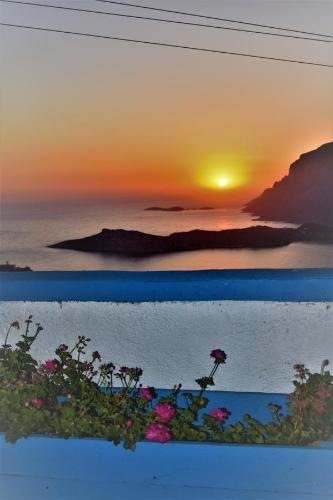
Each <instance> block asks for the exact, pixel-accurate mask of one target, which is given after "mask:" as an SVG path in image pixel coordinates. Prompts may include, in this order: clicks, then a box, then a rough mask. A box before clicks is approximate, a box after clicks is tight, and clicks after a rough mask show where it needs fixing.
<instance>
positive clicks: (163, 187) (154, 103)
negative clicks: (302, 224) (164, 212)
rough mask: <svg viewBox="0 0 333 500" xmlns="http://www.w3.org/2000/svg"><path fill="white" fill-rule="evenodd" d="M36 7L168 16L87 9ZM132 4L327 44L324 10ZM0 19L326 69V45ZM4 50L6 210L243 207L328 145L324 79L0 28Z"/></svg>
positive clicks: (102, 22)
mask: <svg viewBox="0 0 333 500" xmlns="http://www.w3.org/2000/svg"><path fill="white" fill-rule="evenodd" d="M43 3H49V4H52V3H53V5H66V6H75V7H82V8H86V9H90V8H91V9H97V10H104V11H109V12H123V13H132V14H137V15H145V16H147V15H150V16H154V17H161V18H167V17H168V15H167V14H162V13H152V12H149V11H144V10H140V9H134V8H132V9H128V8H125V7H119V6H115V5H106V4H102V3H99V2H95V1H94V0H74V1H71V0H63V1H60V0H59V1H58V0H53V2H52V1H50V0H44V2H43ZM136 3H138V4H139V3H141V4H143V5H152V6H154V7H157V6H160V7H165V8H169V9H172V8H173V9H177V10H187V11H193V12H198V13H204V14H207V15H212V16H220V17H229V18H236V19H242V20H247V21H250V22H256V23H263V24H273V25H277V26H284V27H292V28H293V27H295V28H298V29H301V30H308V31H316V32H321V33H326V34H330V32H331V24H332V3H331V1H330V0H327V1H324V0H323V1H322V0H316V1H302V0H296V1H293V0H288V1H284V0H282V1H275V0H229V1H225V0H167V1H166V0H136ZM1 17H2V21H3V22H8V23H17V24H28V25H32V26H46V27H53V28H57V29H65V30H73V31H82V32H84V31H85V32H90V33H98V34H105V35H112V36H120V37H129V38H137V39H142V40H154V41H162V42H167V43H178V44H185V45H194V46H198V47H207V48H216V49H220V50H230V51H236V52H248V53H252V54H260V55H269V56H274V57H283V58H292V59H302V60H308V61H319V62H323V63H327V64H332V49H331V47H332V45H331V44H329V43H319V42H317V43H315V42H310V41H306V40H295V39H288V38H285V39H284V38H279V37H266V36H259V35H258V36H256V35H252V34H247V33H239V32H227V31H223V30H210V29H205V28H194V27H186V26H175V25H168V24H164V23H156V24H155V23H152V22H148V21H135V20H130V19H121V18H114V17H112V16H101V15H97V14H84V13H70V12H61V11H54V10H52V9H43V8H37V7H28V6H22V5H8V4H3V5H1ZM170 17H171V16H170ZM174 17H175V16H174ZM179 17H180V16H178V18H179ZM183 19H184V20H186V21H189V20H190V19H189V18H183ZM197 22H202V23H204V22H205V21H204V20H199V21H198V20H197ZM206 22H208V21H206ZM213 24H218V22H214V23H213ZM220 24H222V23H220ZM225 25H227V24H225ZM229 26H233V27H235V25H230V24H229ZM1 38H2V46H3V48H2V63H1V68H2V70H1V73H2V82H1V92H2V119H1V127H2V133H1V134H2V145H1V150H2V152H1V163H2V195H3V200H4V202H7V201H8V202H12V201H45V200H96V199H97V200H111V201H112V200H118V199H121V200H126V201H127V200H128V201H134V202H135V201H138V200H139V201H140V200H145V201H146V200H147V201H148V200H149V201H154V202H155V201H156V202H157V201H161V202H163V203H164V204H166V203H169V202H182V201H184V202H186V203H192V204H193V203H195V204H202V203H204V204H214V205H215V206H229V205H241V204H243V203H245V202H246V201H248V200H249V199H251V198H253V197H254V196H256V195H257V194H259V193H260V192H261V191H262V189H264V188H265V187H268V186H270V185H271V184H272V182H274V181H275V180H278V179H279V178H281V176H283V175H285V174H286V173H287V171H288V167H289V164H290V163H291V162H292V161H294V160H296V159H297V158H298V156H299V155H300V154H301V153H302V152H305V151H307V150H311V149H314V148H316V147H318V146H319V145H321V144H323V143H325V142H329V141H330V140H332V129H333V123H332V93H331V89H332V84H333V81H332V75H333V71H332V70H331V69H329V68H320V67H311V66H302V65H293V64H288V63H274V62H268V61H263V60H255V59H248V58H242V57H232V56H229V55H218V54H208V53H195V52H190V51H183V50H178V49H172V48H162V47H152V46H143V45H136V44H135V45H132V44H130V43H125V42H120V41H108V40H97V39H89V38H82V37H74V36H68V35H59V34H55V33H42V32H33V31H25V30H18V29H12V28H6V27H3V28H2V29H1Z"/></svg>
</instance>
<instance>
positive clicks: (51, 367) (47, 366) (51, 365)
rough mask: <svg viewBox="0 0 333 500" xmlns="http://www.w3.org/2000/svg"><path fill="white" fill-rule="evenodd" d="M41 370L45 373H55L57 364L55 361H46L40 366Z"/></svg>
mask: <svg viewBox="0 0 333 500" xmlns="http://www.w3.org/2000/svg"><path fill="white" fill-rule="evenodd" d="M42 369H43V370H45V371H46V372H55V371H57V369H58V363H57V361H56V360H55V359H48V360H47V361H45V362H44V363H43V364H42Z"/></svg>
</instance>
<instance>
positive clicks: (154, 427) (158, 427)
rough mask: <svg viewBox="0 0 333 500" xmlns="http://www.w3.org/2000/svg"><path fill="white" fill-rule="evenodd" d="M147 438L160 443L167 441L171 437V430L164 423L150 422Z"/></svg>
mask: <svg viewBox="0 0 333 500" xmlns="http://www.w3.org/2000/svg"><path fill="white" fill-rule="evenodd" d="M146 439H149V441H157V442H158V443H165V442H166V441H170V439H171V434H170V430H169V428H168V427H167V426H166V425H164V424H157V423H153V424H150V426H149V427H148V429H147V431H146Z"/></svg>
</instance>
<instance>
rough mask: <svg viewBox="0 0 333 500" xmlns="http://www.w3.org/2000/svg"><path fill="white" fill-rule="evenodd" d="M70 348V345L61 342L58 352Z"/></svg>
mask: <svg viewBox="0 0 333 500" xmlns="http://www.w3.org/2000/svg"><path fill="white" fill-rule="evenodd" d="M67 349H68V345H66V344H60V346H58V347H57V349H56V353H57V354H59V353H61V352H65V351H67Z"/></svg>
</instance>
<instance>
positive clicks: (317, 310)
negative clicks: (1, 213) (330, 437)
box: [0, 300, 333, 392]
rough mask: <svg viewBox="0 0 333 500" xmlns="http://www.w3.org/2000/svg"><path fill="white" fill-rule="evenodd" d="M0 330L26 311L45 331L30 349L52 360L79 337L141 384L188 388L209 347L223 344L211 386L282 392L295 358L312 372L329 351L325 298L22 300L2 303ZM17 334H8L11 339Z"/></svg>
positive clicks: (206, 365) (332, 317) (330, 318)
mask: <svg viewBox="0 0 333 500" xmlns="http://www.w3.org/2000/svg"><path fill="white" fill-rule="evenodd" d="M0 306H1V315H0V328H1V332H4V331H5V327H6V325H8V324H9V323H10V322H11V321H13V320H14V319H18V320H19V321H20V322H21V323H22V322H23V321H24V319H25V318H26V317H27V316H28V315H29V314H33V316H34V320H35V321H38V322H41V323H42V325H43V326H44V329H45V330H44V331H43V332H42V333H41V335H40V338H39V339H38V341H37V345H36V348H35V349H34V354H36V356H37V358H38V359H39V360H44V359H47V358H52V357H53V349H54V348H55V347H56V346H57V345H58V344H60V343H63V342H64V343H66V344H68V345H72V344H73V343H74V342H75V339H76V338H77V336H78V335H86V336H88V337H91V338H92V342H91V347H92V350H95V349H97V350H99V351H100V352H101V353H102V354H103V358H104V361H109V360H112V361H113V362H114V363H117V364H120V365H129V366H141V367H142V368H143V369H144V377H143V382H144V383H145V384H147V385H154V386H155V387H161V388H166V387H171V386H172V385H173V384H176V383H179V382H181V383H182V384H183V386H184V387H185V388H195V387H196V384H195V382H194V380H195V378H198V377H199V376H202V375H205V374H207V371H208V370H209V369H210V366H211V362H210V359H209V352H210V350H211V349H214V348H222V349H223V350H225V351H226V353H227V354H228V359H227V364H226V365H225V366H223V367H222V369H221V370H220V372H219V373H218V374H217V376H216V387H215V389H219V390H227V391H257V392H287V391H289V390H290V389H291V380H292V374H293V369H292V366H293V364H294V363H299V362H302V363H305V364H306V365H307V366H308V367H309V368H310V369H311V370H319V369H320V364H321V362H322V361H323V359H325V358H329V359H331V361H333V356H332V351H333V349H332V347H333V346H332V325H333V314H332V312H333V307H332V306H331V303H330V302H326V301H325V302H323V301H322V302H278V301H228V300H225V301H191V302H190V301H185V302H179V301H178V302H143V303H119V302H92V301H87V302H74V301H69V302H62V303H59V302H52V301H50V302H42V301H36V302H28V301H3V302H2V303H1V304H0ZM14 338H17V332H16V331H15V332H14V333H13V337H12V338H11V342H12V343H13V342H14Z"/></svg>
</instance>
